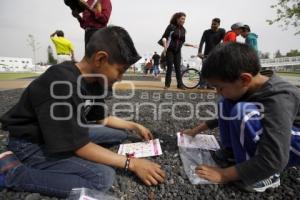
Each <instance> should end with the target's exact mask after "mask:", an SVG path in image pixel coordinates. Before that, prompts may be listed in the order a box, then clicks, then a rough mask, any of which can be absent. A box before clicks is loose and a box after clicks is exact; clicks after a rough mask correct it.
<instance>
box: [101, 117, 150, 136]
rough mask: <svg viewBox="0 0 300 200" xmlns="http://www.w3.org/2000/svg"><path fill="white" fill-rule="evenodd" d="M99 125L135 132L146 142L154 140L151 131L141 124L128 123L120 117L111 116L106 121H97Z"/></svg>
mask: <svg viewBox="0 0 300 200" xmlns="http://www.w3.org/2000/svg"><path fill="white" fill-rule="evenodd" d="M97 123H99V124H103V125H105V126H108V127H111V128H118V129H127V130H133V131H135V132H137V133H138V134H139V135H140V136H141V137H142V138H143V139H145V140H151V139H153V135H152V133H151V131H150V130H149V129H147V128H145V127H144V126H142V125H141V124H138V123H135V122H131V121H126V120H123V119H121V118H118V117H114V116H110V117H107V118H105V119H104V120H99V121H97Z"/></svg>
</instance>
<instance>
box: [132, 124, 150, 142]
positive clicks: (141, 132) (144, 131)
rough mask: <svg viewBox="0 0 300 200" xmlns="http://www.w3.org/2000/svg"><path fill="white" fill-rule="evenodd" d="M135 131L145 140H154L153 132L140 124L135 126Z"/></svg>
mask: <svg viewBox="0 0 300 200" xmlns="http://www.w3.org/2000/svg"><path fill="white" fill-rule="evenodd" d="M135 131H136V132H137V133H138V134H139V135H140V136H141V137H142V138H143V139H145V140H152V139H153V135H152V133H151V131H150V130H149V129H147V128H145V127H144V126H142V125H140V124H136V125H135Z"/></svg>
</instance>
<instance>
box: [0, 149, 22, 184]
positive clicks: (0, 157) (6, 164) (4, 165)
mask: <svg viewBox="0 0 300 200" xmlns="http://www.w3.org/2000/svg"><path fill="white" fill-rule="evenodd" d="M20 164H21V162H20V161H19V159H18V158H17V157H16V156H15V154H13V152H11V151H6V152H3V153H1V154H0V187H4V186H5V176H6V173H7V172H8V171H9V170H11V169H13V168H15V167H16V166H18V165H20Z"/></svg>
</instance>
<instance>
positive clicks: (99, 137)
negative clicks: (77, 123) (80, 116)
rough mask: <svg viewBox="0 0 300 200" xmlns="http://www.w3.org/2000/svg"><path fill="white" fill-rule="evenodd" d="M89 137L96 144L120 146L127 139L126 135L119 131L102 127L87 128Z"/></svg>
mask: <svg viewBox="0 0 300 200" xmlns="http://www.w3.org/2000/svg"><path fill="white" fill-rule="evenodd" d="M89 136H90V139H91V141H92V142H94V143H96V144H120V143H122V142H123V141H124V140H126V139H127V137H128V134H127V132H126V131H124V130H121V129H115V128H109V127H105V126H103V127H91V128H89Z"/></svg>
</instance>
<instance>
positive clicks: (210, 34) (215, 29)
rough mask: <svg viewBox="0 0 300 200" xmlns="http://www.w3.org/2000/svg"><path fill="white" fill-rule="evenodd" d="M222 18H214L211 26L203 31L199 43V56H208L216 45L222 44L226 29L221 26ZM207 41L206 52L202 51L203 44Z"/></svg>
mask: <svg viewBox="0 0 300 200" xmlns="http://www.w3.org/2000/svg"><path fill="white" fill-rule="evenodd" d="M220 22H221V20H220V19H219V18H214V19H213V20H212V22H211V28H210V29H207V30H205V31H204V32H203V35H202V38H201V41H200V44H199V50H198V56H199V57H200V58H202V59H203V58H204V57H206V56H207V55H208V54H209V52H211V50H212V49H213V48H215V46H217V45H218V44H220V42H221V41H222V40H223V38H224V36H225V29H223V28H219V27H220ZM204 43H205V49H204V54H203V53H202V49H203V45H204Z"/></svg>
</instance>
